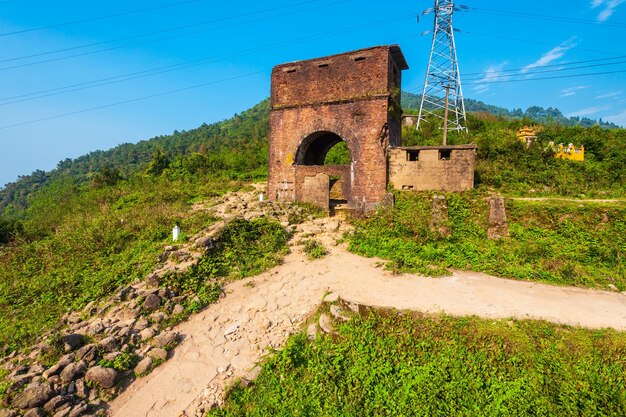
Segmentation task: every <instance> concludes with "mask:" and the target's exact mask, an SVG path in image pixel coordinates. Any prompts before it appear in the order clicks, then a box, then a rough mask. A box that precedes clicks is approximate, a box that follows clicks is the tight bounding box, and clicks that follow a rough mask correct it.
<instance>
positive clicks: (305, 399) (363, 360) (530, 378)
mask: <svg viewBox="0 0 626 417" xmlns="http://www.w3.org/2000/svg"><path fill="white" fill-rule="evenodd" d="M338 330H339V335H338V336H336V337H332V336H318V337H317V338H316V339H315V340H314V341H308V340H307V337H306V334H304V333H300V334H298V335H296V336H293V337H292V338H291V339H290V340H289V341H288V343H287V346H286V347H285V348H284V349H283V350H281V351H279V352H275V355H274V356H272V357H270V358H269V359H268V360H267V362H266V363H265V365H264V367H263V371H262V372H261V374H260V376H259V377H258V379H257V380H256V382H255V384H254V385H253V386H252V387H251V388H243V387H242V386H235V387H234V388H233V389H231V391H230V393H229V395H228V399H227V402H226V406H225V407H224V408H221V409H216V410H213V411H211V412H209V414H208V415H209V416H222V417H224V416H296V415H297V416H449V415H455V416H477V415H480V416H527V415H533V416H555V415H558V416H583V415H585V416H586V415H589V416H591V415H594V416H596V415H602V416H623V415H624V414H626V391H625V390H624V386H626V334H625V333H618V332H615V331H610V330H601V331H589V330H584V329H577V328H571V327H567V326H558V325H553V324H548V323H545V322H536V321H511V320H507V321H492V320H481V319H478V318H473V317H466V318H452V317H448V316H427V315H420V314H417V313H415V314H410V313H397V312H374V313H372V314H371V315H369V316H367V317H355V318H353V319H352V320H351V321H349V322H348V323H346V324H341V325H340V327H339V329H338Z"/></svg>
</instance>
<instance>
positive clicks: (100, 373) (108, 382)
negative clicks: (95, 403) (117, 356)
mask: <svg viewBox="0 0 626 417" xmlns="http://www.w3.org/2000/svg"><path fill="white" fill-rule="evenodd" d="M116 380H117V371H116V370H115V369H111V368H105V367H102V366H94V367H93V368H91V369H89V370H88V371H87V373H86V374H85V381H88V382H92V383H94V384H97V385H99V386H101V387H102V388H106V389H108V388H113V387H114V386H115V382H116Z"/></svg>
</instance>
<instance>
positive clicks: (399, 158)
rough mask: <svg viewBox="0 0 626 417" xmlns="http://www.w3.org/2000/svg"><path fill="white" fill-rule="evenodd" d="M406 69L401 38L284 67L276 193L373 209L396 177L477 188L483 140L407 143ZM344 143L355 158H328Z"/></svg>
mask: <svg viewBox="0 0 626 417" xmlns="http://www.w3.org/2000/svg"><path fill="white" fill-rule="evenodd" d="M405 69H408V65H407V63H406V60H405V59H404V55H403V54H402V51H401V50H400V48H399V47H398V46H397V45H393V46H378V47H373V48H367V49H361V50H358V51H353V52H347V53H343V54H339V55H333V56H328V57H323V58H317V59H311V60H307V61H299V62H293V63H287V64H282V65H278V66H276V67H275V68H274V69H273V71H272V97H271V112H270V138H269V181H268V198H269V199H270V200H277V201H301V202H308V203H313V204H315V205H318V206H320V207H322V208H325V209H326V210H327V211H328V210H330V209H331V208H332V207H335V206H338V205H344V206H345V207H347V208H349V209H355V210H359V211H369V210H371V209H373V208H375V207H376V206H377V205H379V204H380V203H382V202H383V201H384V200H385V197H386V194H387V186H388V185H389V183H392V184H394V186H396V187H397V188H399V189H408V190H441V191H462V190H466V189H469V188H472V187H473V183H474V157H475V149H476V147H475V145H467V146H448V147H421V148H400V146H401V145H402V137H401V136H402V128H401V125H402V108H401V106H400V91H401V85H402V71H403V70H405ZM341 142H345V144H346V146H347V149H348V150H349V153H350V163H348V164H346V165H325V164H324V163H325V159H326V155H327V154H328V152H329V151H330V149H331V148H333V147H334V146H335V145H337V144H339V143H341ZM417 154H419V155H421V156H420V157H419V160H415V159H412V158H413V156H412V155H417Z"/></svg>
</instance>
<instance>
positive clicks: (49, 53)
mask: <svg viewBox="0 0 626 417" xmlns="http://www.w3.org/2000/svg"><path fill="white" fill-rule="evenodd" d="M350 1H352V0H350ZM318 2H319V1H318V0H307V1H301V2H298V3H292V4H290V5H288V6H281V7H272V8H268V9H262V10H256V11H252V12H248V13H243V14H238V15H234V16H226V17H222V18H219V19H211V20H206V21H202V22H198V23H192V24H188V25H181V26H175V27H171V28H166V29H160V30H156V31H151V32H144V33H138V34H135V35H131V36H125V37H122V38H117V39H110V40H106V41H100V42H92V43H86V44H82V45H76V46H72V47H68V48H61V49H55V50H51V51H45V52H39V53H36V54H30V55H22V56H18V57H13V58H7V59H0V62H12V61H20V60H23V59H28V58H36V57H39V56H45V55H53V54H57V53H60V52H68V51H74V50H77V49H84V48H89V47H92V46H98V45H106V44H109V43H115V42H120V41H127V40H131V39H137V38H143V37H146V36H152V35H158V34H161V33H168V32H175V31H178V30H183V29H189V28H193V27H198V26H206V25H209V24H212V23H219V22H223V21H228V20H236V19H239V18H242V17H247V16H254V15H257V14H263V13H269V12H273V11H275V10H280V9H285V8H291V7H297V6H301V5H304V4H309V3H318ZM335 4H337V3H331V4H330V5H335ZM193 33H196V32H193ZM193 33H192V34H193ZM180 36H185V34H182V35H180ZM166 39H171V38H166ZM134 45H137V44H126V45H124V46H125V47H126V46H134ZM107 50H108V49H107ZM44 62H45V61H44Z"/></svg>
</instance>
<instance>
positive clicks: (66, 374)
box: [61, 361, 87, 384]
mask: <svg viewBox="0 0 626 417" xmlns="http://www.w3.org/2000/svg"><path fill="white" fill-rule="evenodd" d="M86 370H87V363H85V361H79V362H74V363H71V364H69V365H67V366H66V367H65V369H63V372H61V381H63V382H65V383H66V384H67V383H69V382H72V381H74V380H75V379H77V378H80V377H81V376H83V375H84V374H85V371H86Z"/></svg>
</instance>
